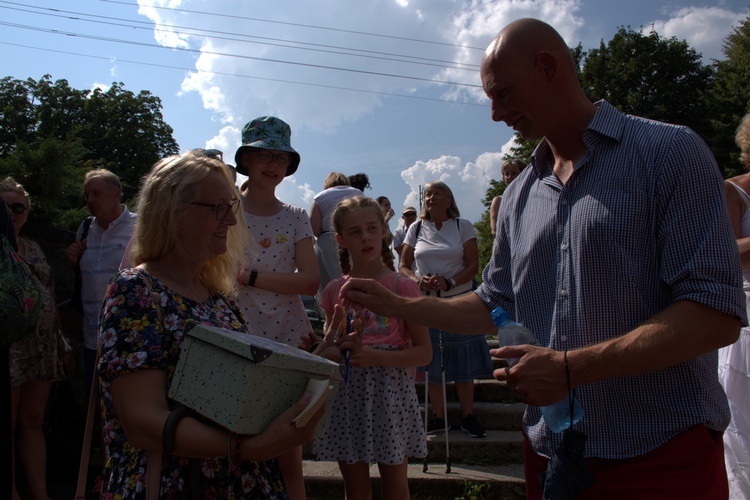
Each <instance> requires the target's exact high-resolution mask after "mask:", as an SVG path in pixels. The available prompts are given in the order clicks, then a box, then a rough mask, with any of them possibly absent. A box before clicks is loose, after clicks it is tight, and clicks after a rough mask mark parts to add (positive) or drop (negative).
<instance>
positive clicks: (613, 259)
mask: <svg viewBox="0 0 750 500" xmlns="http://www.w3.org/2000/svg"><path fill="white" fill-rule="evenodd" d="M480 71H481V78H482V85H483V87H484V90H485V92H486V94H487V96H488V97H489V98H490V100H491V101H492V119H493V120H494V121H497V122H504V123H505V124H506V125H508V126H509V127H511V128H513V129H514V130H516V131H517V132H519V133H520V134H521V135H522V136H523V138H524V139H527V140H531V139H542V141H541V142H540V144H539V146H538V147H537V149H536V150H535V151H534V154H533V155H532V157H531V162H530V165H529V168H526V169H525V170H524V171H523V172H522V173H521V175H520V176H519V177H518V178H517V179H516V180H514V181H513V183H512V184H511V185H510V186H509V187H508V189H507V190H506V191H505V193H504V194H503V198H502V206H501V209H500V216H499V222H498V234H497V237H496V240H495V241H496V242H495V246H494V248H493V256H492V259H491V261H490V263H489V264H488V266H487V268H486V269H485V270H484V273H483V284H482V285H481V286H480V287H479V289H478V290H477V291H476V293H471V294H467V295H463V296H460V297H456V298H454V299H447V300H446V299H442V300H437V299H434V298H429V297H419V298H409V299H404V298H395V297H394V296H393V295H392V294H390V293H389V291H387V290H385V289H383V288H382V287H379V286H377V284H375V283H373V282H370V281H366V280H350V281H349V283H347V285H346V286H345V287H343V289H342V295H344V296H347V297H348V298H351V299H352V300H354V301H356V302H359V303H360V304H363V305H364V306H366V307H368V308H370V309H371V310H374V311H376V312H378V313H380V314H385V315H387V316H398V317H401V318H404V319H406V320H407V321H421V322H422V323H424V324H427V325H429V326H431V327H439V328H444V329H447V330H450V331H461V332H470V333H474V334H480V333H486V332H490V331H493V330H494V327H493V325H492V321H491V317H490V311H492V310H493V309H494V308H495V307H497V306H502V307H503V308H505V309H506V310H508V311H509V312H510V314H511V316H512V317H513V318H514V319H515V320H516V321H519V322H521V323H523V324H524V325H526V326H527V327H529V328H530V329H531V330H532V331H533V333H534V335H535V336H536V338H537V340H538V342H539V344H540V345H539V346H530V345H524V346H518V347H503V348H501V349H498V350H495V351H493V352H492V354H493V355H494V356H496V357H500V358H520V361H519V362H518V363H517V364H516V365H514V366H513V367H512V368H510V369H500V370H496V371H495V377H496V378H497V379H498V380H505V381H507V382H508V384H509V385H510V387H511V388H513V389H514V390H515V391H516V393H517V394H518V395H519V396H520V397H521V398H522V399H523V400H524V401H525V402H527V403H528V404H529V405H530V406H528V407H527V410H526V413H525V415H524V468H525V474H526V484H527V495H528V498H541V496H542V486H541V484H540V480H539V474H540V473H543V472H544V471H545V470H546V467H547V462H548V458H549V457H551V456H552V454H553V453H554V452H555V450H556V449H557V448H558V447H559V446H560V444H561V441H562V434H555V433H552V432H551V431H550V430H549V428H548V427H547V426H546V425H545V423H544V420H543V419H542V416H541V413H540V411H539V409H538V408H537V406H539V405H549V404H553V403H555V402H557V401H560V400H562V399H563V398H565V397H566V396H567V395H568V393H569V391H570V390H571V389H572V390H573V391H574V394H575V396H576V397H577V398H578V399H579V401H580V402H581V404H582V406H583V409H584V417H583V419H582V420H581V421H580V422H579V423H578V424H576V425H575V426H574V429H575V430H578V431H581V432H584V433H586V435H587V436H588V438H587V441H586V445H585V450H584V456H585V457H586V461H587V464H588V466H589V468H590V469H591V471H592V472H593V473H594V475H595V477H596V483H595V484H594V485H593V486H592V487H591V488H589V489H588V490H587V491H586V492H585V493H584V496H582V497H581V498H607V499H612V498H628V499H632V498H638V499H644V498H726V497H727V481H726V471H725V469H724V460H723V445H722V439H721V434H722V432H723V430H724V429H725V427H726V426H727V423H728V421H729V408H728V405H727V400H726V396H725V395H724V392H723V391H722V389H721V386H720V385H719V381H718V378H717V374H716V373H717V371H716V369H717V349H718V348H719V347H721V346H724V345H727V344H730V343H732V342H734V341H735V340H736V339H737V337H738V334H739V329H740V326H741V325H744V324H747V319H746V317H745V306H744V298H743V291H742V282H741V271H740V267H739V258H738V253H737V246H736V244H735V242H734V240H733V236H732V231H731V228H730V225H729V222H728V217H727V215H726V207H725V202H724V197H723V188H722V178H721V175H720V172H719V170H718V168H717V166H716V163H715V160H714V159H713V156H712V154H711V152H710V151H709V150H708V148H707V146H706V145H705V143H704V142H703V141H702V140H701V139H700V138H699V137H698V136H697V135H696V134H695V133H694V132H693V131H691V130H690V129H688V128H686V127H682V126H676V125H669V124H664V123H658V122H654V121H650V120H646V119H642V118H638V117H635V116H630V115H626V114H623V113H621V112H619V111H618V110H617V109H615V108H614V107H613V106H612V105H610V104H609V103H607V102H605V101H599V102H597V103H592V102H590V101H589V99H588V98H587V97H586V95H585V94H584V92H583V91H582V89H581V88H580V85H579V83H578V79H577V76H576V70H575V64H574V61H573V58H572V56H571V54H570V50H569V49H568V46H567V45H566V44H565V42H564V40H563V39H562V38H561V37H560V35H559V34H558V33H557V32H556V31H555V30H554V29H553V28H552V27H551V26H549V25H548V24H546V23H543V22H541V21H538V20H535V19H521V20H518V21H515V22H513V23H511V24H509V25H508V26H506V27H505V28H504V29H503V30H502V31H500V33H499V34H498V35H497V37H496V38H495V39H494V40H493V42H492V43H491V44H490V45H489V47H488V48H487V50H486V52H485V54H484V57H483V59H482V63H481V70H480ZM459 327H460V328H459ZM566 371H567V372H568V373H569V383H568V382H567V379H568V377H566Z"/></svg>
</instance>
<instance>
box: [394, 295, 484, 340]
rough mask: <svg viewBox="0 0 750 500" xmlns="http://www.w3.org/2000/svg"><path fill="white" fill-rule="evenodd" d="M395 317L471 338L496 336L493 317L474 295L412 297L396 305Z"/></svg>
mask: <svg viewBox="0 0 750 500" xmlns="http://www.w3.org/2000/svg"><path fill="white" fill-rule="evenodd" d="M394 313H395V314H394V316H397V317H399V318H402V319H404V320H406V321H413V322H415V323H419V324H421V325H426V326H429V327H431V328H439V329H441V330H445V331H448V332H455V333H465V334H471V335H479V334H488V333H493V332H494V331H495V330H496V327H495V325H494V324H493V323H492V316H491V315H490V312H489V310H488V309H487V308H486V307H485V305H484V304H483V303H482V301H481V300H479V297H478V296H477V295H476V294H475V293H467V294H463V295H459V296H457V297H451V298H447V299H440V298H437V297H410V298H406V299H404V300H401V301H399V302H398V304H396V305H395V310H394Z"/></svg>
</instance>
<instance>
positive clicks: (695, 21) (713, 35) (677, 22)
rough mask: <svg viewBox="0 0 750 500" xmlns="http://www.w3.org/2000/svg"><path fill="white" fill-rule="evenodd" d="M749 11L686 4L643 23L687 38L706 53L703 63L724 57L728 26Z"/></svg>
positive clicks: (665, 35)
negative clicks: (663, 16)
mask: <svg viewBox="0 0 750 500" xmlns="http://www.w3.org/2000/svg"><path fill="white" fill-rule="evenodd" d="M746 16H747V12H733V11H731V10H727V9H723V8H721V7H685V8H682V9H679V10H677V11H675V12H673V13H672V14H671V17H670V18H669V19H667V20H666V21H662V20H658V21H653V22H652V23H649V25H647V26H645V27H644V30H645V31H650V29H651V26H653V28H654V30H656V32H657V33H658V34H659V35H661V36H663V37H667V38H671V37H673V36H674V37H677V38H678V39H680V40H687V42H688V43H689V44H690V46H691V47H692V48H694V49H695V50H696V51H698V52H700V53H701V54H702V55H703V60H704V63H710V62H711V60H718V59H724V55H723V54H722V52H721V46H722V43H723V40H724V38H726V36H727V34H728V33H727V31H728V30H727V26H734V25H737V24H738V23H739V22H740V21H741V20H742V19H744V18H745V17H746Z"/></svg>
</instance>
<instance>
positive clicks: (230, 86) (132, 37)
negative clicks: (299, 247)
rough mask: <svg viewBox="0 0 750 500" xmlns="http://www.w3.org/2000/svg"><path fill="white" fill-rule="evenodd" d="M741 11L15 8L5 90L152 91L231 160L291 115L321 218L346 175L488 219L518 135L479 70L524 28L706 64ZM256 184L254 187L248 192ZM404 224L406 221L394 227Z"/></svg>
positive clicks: (217, 0) (192, 139)
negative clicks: (273, 121)
mask: <svg viewBox="0 0 750 500" xmlns="http://www.w3.org/2000/svg"><path fill="white" fill-rule="evenodd" d="M749 6H750V2H746V1H740V0H714V1H709V0H674V1H661V0H628V1H622V0H495V1H490V0H415V1H412V0H368V1H361V0H360V1H357V0H316V1H314V2H313V1H310V0H276V1H273V2H268V1H265V2H259V1H257V0H75V1H72V0H68V1H64V0H17V1H3V0H0V77H4V76H10V77H13V78H17V79H26V78H33V79H35V80H38V79H40V78H42V77H43V76H44V75H45V74H49V75H51V77H52V79H53V80H58V79H65V80H67V81H68V83H69V84H70V85H71V86H72V87H73V88H76V89H94V88H96V87H100V88H103V89H107V88H108V87H109V86H111V85H112V83H113V82H122V83H123V84H124V88H125V89H126V90H130V91H132V92H134V93H138V92H140V91H141V90H148V91H149V92H151V93H152V94H154V95H156V96H158V97H159V98H160V99H161V101H162V105H163V110H162V113H163V116H164V120H165V121H166V122H167V123H168V124H169V125H170V126H171V127H172V128H173V129H174V138H175V140H176V141H177V143H178V144H179V146H180V149H181V150H182V151H186V150H188V149H192V148H196V147H205V148H217V149H220V150H222V151H224V153H225V155H224V158H225V160H226V161H227V163H234V153H235V151H236V150H237V148H238V147H239V145H240V142H241V137H240V135H241V130H242V127H243V126H244V124H245V123H247V122H249V121H250V120H252V119H253V118H255V117H258V116H264V115H273V116H277V117H279V118H281V119H283V120H284V121H286V122H287V123H289V125H290V126H291V128H292V146H293V147H294V148H295V149H296V150H297V151H298V152H299V153H300V156H301V158H302V161H301V163H300V167H299V169H298V170H297V172H296V173H295V174H294V175H293V176H290V177H288V178H286V179H285V180H284V182H282V183H281V184H280V185H279V187H278V188H277V190H276V194H277V197H278V198H279V199H281V200H282V201H284V202H286V203H290V204H294V205H298V206H301V207H303V208H306V209H309V207H310V205H311V203H312V200H313V196H314V195H315V193H317V192H319V191H321V190H322V189H323V181H324V179H325V177H326V175H328V173H330V172H332V171H338V172H343V173H345V174H348V175H349V174H354V173H358V172H364V173H366V174H367V175H368V176H369V178H370V184H371V186H372V188H371V189H368V190H366V191H365V194H366V195H368V196H372V197H373V198H375V197H378V196H387V197H389V198H390V200H391V203H392V205H393V207H394V210H396V213H397V214H400V210H401V208H402V207H403V206H407V205H412V206H418V204H419V190H420V186H424V185H425V184H426V183H427V182H430V181H433V180H442V181H443V182H445V183H446V184H448V185H449V186H450V187H451V189H452V191H453V193H454V196H455V199H456V202H457V204H458V207H459V209H460V211H461V216H462V217H464V218H466V219H469V220H471V221H472V222H475V221H477V220H479V218H480V216H481V214H482V212H484V211H485V207H484V206H483V205H482V199H483V198H484V196H485V193H486V190H487V187H488V186H489V181H490V179H498V180H499V179H501V175H500V164H501V163H502V158H503V155H504V154H505V153H507V152H508V149H509V147H510V146H511V144H512V140H513V132H512V130H511V129H509V128H508V127H506V126H505V125H504V124H502V123H494V122H493V121H492V120H491V118H490V107H489V100H488V99H487V98H486V96H485V95H484V94H483V92H482V89H481V83H480V80H479V71H478V65H479V62H480V60H481V56H482V53H483V51H484V49H485V47H486V46H487V45H488V44H489V43H490V41H491V40H492V39H493V38H494V37H495V35H496V34H497V32H498V31H499V30H500V29H501V28H502V27H503V26H505V25H506V24H508V23H509V22H511V21H513V20H515V19H519V18H523V17H535V18H538V19H542V20H544V21H546V22H548V23H550V24H551V25H552V26H554V27H555V28H556V29H557V30H558V31H559V32H560V34H561V35H562V36H563V38H564V39H565V40H566V42H567V43H568V45H570V46H571V47H574V46H577V45H578V44H579V43H581V44H582V46H583V49H584V50H588V49H591V48H596V47H598V46H599V44H600V43H601V42H602V41H604V42H605V43H606V42H608V41H609V40H611V38H612V36H613V35H614V34H615V33H616V31H617V30H618V29H619V28H620V27H630V28H632V29H635V30H640V29H644V30H646V31H647V32H648V31H650V30H651V29H655V30H656V31H657V33H659V34H660V35H661V36H665V37H673V36H674V37H677V38H678V39H682V40H687V42H688V43H689V44H690V46H691V47H693V48H694V49H695V50H696V51H698V52H699V53H700V54H701V55H702V57H703V60H704V62H705V63H706V64H710V63H711V62H712V61H714V60H720V59H723V57H724V56H723V54H722V51H721V47H722V41H723V40H724V39H725V37H726V36H727V35H728V34H729V33H730V32H731V30H732V28H733V27H735V26H737V25H738V24H739V23H740V22H741V21H742V20H744V19H745V18H747V17H748V15H750V11H749V10H748V9H749ZM242 180H243V178H242V177H241V176H240V182H241V181H242ZM395 224H396V222H395V219H394V221H392V222H391V226H392V229H395Z"/></svg>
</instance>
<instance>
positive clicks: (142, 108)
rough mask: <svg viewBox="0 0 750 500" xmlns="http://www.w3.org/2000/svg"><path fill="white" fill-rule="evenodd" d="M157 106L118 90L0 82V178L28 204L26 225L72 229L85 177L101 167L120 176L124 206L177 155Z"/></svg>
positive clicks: (145, 96) (46, 80) (147, 96)
mask: <svg viewBox="0 0 750 500" xmlns="http://www.w3.org/2000/svg"><path fill="white" fill-rule="evenodd" d="M161 107H162V106H161V100H160V99H159V98H158V97H156V96H154V95H152V94H151V93H150V92H148V91H141V92H139V93H138V94H134V93H133V92H131V91H129V90H125V89H124V86H123V84H122V83H113V84H112V86H111V87H110V88H109V89H108V90H107V91H103V90H101V89H96V90H94V91H89V90H77V89H74V88H72V87H70V85H69V84H68V82H67V81H66V80H57V81H54V82H53V81H52V79H51V77H50V76H49V75H45V76H44V77H42V79H40V80H39V81H38V82H37V81H34V80H33V79H31V78H29V79H27V80H25V81H21V80H14V79H11V78H10V77H6V78H3V79H2V80H0V175H1V176H3V177H4V176H6V175H12V176H13V177H14V178H16V179H17V180H18V181H19V182H21V183H23V185H24V187H25V188H26V189H27V190H28V192H29V194H30V195H31V197H32V201H33V206H34V210H33V211H32V213H31V215H30V219H31V220H33V221H36V222H41V223H43V224H46V225H50V226H52V227H57V228H59V229H69V230H71V229H75V228H76V226H77V224H78V223H79V222H80V220H81V218H82V217H83V215H84V214H85V212H86V211H85V209H84V208H83V201H82V198H81V192H82V185H83V176H84V174H85V173H86V171H88V170H90V169H92V168H97V167H104V168H108V169H109V170H111V171H113V172H114V173H115V174H117V175H118V176H119V177H120V180H121V181H122V184H123V196H124V199H126V200H127V199H130V198H132V197H134V196H135V194H136V192H137V189H138V183H139V179H140V178H141V177H142V176H143V175H144V174H145V173H146V172H148V170H149V169H150V168H151V165H153V164H154V163H155V162H156V161H157V160H158V159H159V158H162V157H164V156H168V155H170V154H175V153H177V152H178V151H179V148H178V146H177V143H176V141H175V140H174V138H173V137H172V128H171V127H170V126H169V125H168V124H166V123H165V122H164V118H163V116H162V113H161Z"/></svg>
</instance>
